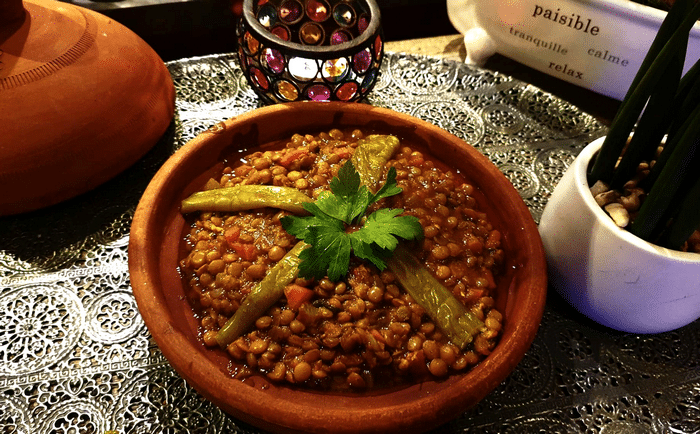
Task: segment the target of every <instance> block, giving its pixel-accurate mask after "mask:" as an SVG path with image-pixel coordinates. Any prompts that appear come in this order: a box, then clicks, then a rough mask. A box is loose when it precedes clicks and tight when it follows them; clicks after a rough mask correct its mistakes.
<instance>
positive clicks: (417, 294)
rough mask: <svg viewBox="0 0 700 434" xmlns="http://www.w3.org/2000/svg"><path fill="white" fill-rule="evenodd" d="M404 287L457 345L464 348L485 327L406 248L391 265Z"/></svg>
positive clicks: (396, 253)
mask: <svg viewBox="0 0 700 434" xmlns="http://www.w3.org/2000/svg"><path fill="white" fill-rule="evenodd" d="M387 265H388V266H389V269H390V270H391V271H392V272H393V273H394V275H395V276H396V279H397V280H398V281H399V283H400V284H401V286H402V287H403V288H404V289H405V290H406V292H408V294H409V295H410V296H411V297H413V299H414V300H415V301H416V303H418V304H419V305H420V306H421V307H422V308H423V309H425V311H426V313H427V314H428V315H429V316H430V318H432V319H433V321H435V324H437V326H438V327H439V328H440V330H442V331H443V333H445V334H446V335H447V337H448V338H449V339H450V341H452V343H453V344H455V345H457V346H458V347H459V348H462V349H463V348H464V347H465V346H466V345H467V344H469V343H470V342H472V340H474V337H475V336H476V335H477V334H479V331H480V330H481V329H482V328H483V327H484V323H483V322H482V321H481V320H480V319H479V318H477V317H476V315H474V314H473V313H472V312H470V311H468V310H467V308H466V307H465V306H464V305H463V304H462V303H461V302H460V301H459V300H457V298H455V296H454V295H452V293H451V292H450V290H448V289H447V288H445V287H444V286H443V285H442V284H441V283H440V282H438V280H437V279H435V277H433V275H432V274H430V271H429V270H428V269H427V268H426V267H425V266H424V265H423V264H421V263H420V262H419V261H418V259H416V258H415V257H414V256H413V255H412V254H411V253H409V252H408V251H407V250H406V249H405V247H402V246H399V247H398V248H397V249H396V250H394V255H393V256H392V257H391V258H390V259H389V260H388V261H387Z"/></svg>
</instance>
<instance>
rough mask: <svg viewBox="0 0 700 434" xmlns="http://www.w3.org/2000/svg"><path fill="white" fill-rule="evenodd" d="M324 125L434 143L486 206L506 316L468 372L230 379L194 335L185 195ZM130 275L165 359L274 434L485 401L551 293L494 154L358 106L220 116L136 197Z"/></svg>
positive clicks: (379, 423) (341, 427)
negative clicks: (364, 382)
mask: <svg viewBox="0 0 700 434" xmlns="http://www.w3.org/2000/svg"><path fill="white" fill-rule="evenodd" d="M331 127H337V128H344V127H360V128H362V129H364V130H365V131H367V130H374V131H379V132H391V133H393V134H396V135H398V136H399V137H400V138H404V139H407V140H409V141H411V142H412V143H414V144H418V145H421V146H424V147H426V148H428V149H430V151H431V152H432V153H433V154H434V155H435V156H436V157H437V158H439V159H440V160H442V161H444V162H447V163H448V164H449V165H451V166H452V167H454V168H456V169H459V170H461V171H462V172H463V173H465V174H467V177H468V179H469V180H470V181H472V182H473V184H475V186H477V187H478V189H479V191H480V193H478V194H477V196H479V197H480V199H479V200H480V205H481V207H482V209H484V210H485V211H486V212H487V213H488V214H489V216H490V218H491V219H492V221H493V223H494V226H496V227H498V228H499V230H501V232H502V233H503V246H504V250H505V252H506V255H507V267H506V269H507V270H508V271H507V272H506V274H505V275H504V276H502V277H501V278H500V279H499V286H498V288H497V291H496V296H495V298H496V305H497V307H499V308H500V310H501V312H503V313H504V330H503V335H502V338H501V341H500V343H499V344H498V345H497V347H496V349H495V350H494V351H493V353H492V354H491V355H490V356H489V357H487V358H486V359H485V360H484V361H483V362H482V363H481V364H479V365H477V366H476V367H475V368H474V369H473V370H471V371H470V372H469V373H466V374H461V375H453V376H451V377H449V378H447V379H445V380H443V381H427V382H423V383H420V384H415V385H411V386H406V387H402V388H395V389H387V390H380V391H372V392H369V393H358V394H347V395H339V394H328V393H320V392H314V391H309V390H305V389H296V388H292V387H288V386H281V385H277V384H270V383H269V382H268V381H267V380H266V378H264V377H262V376H256V377H253V379H252V381H251V382H248V381H246V383H245V384H244V383H242V382H240V381H237V380H233V379H231V378H230V375H229V373H228V369H227V367H228V364H229V363H230V361H229V358H228V356H227V355H226V354H225V353H224V352H223V351H220V350H218V349H206V348H205V347H204V345H203V344H202V343H201V341H200V339H199V338H198V335H197V322H196V320H195V318H194V316H193V313H192V310H191V308H190V306H189V304H188V303H187V301H186V300H185V296H184V289H183V283H182V281H181V279H180V276H179V274H178V271H177V264H178V246H179V244H180V242H181V236H182V235H181V234H182V231H183V227H184V225H185V221H184V218H183V217H182V215H181V214H180V211H179V203H180V201H181V199H182V198H184V197H185V196H187V195H188V194H190V193H191V192H193V191H194V190H196V189H198V188H201V186H202V185H203V184H204V182H205V181H206V179H207V178H208V176H209V174H211V173H212V171H213V170H216V168H217V167H218V168H219V169H220V168H221V161H222V160H223V159H224V158H225V157H226V156H227V155H230V154H232V153H234V152H236V151H237V150H240V149H242V148H246V149H249V148H254V147H255V146H257V145H260V144H265V143H268V142H270V141H273V140H277V139H286V138H289V137H290V136H291V135H292V134H293V133H297V132H302V133H303V132H318V131H322V130H327V129H329V128H331ZM493 198H497V200H493ZM129 271H130V279H131V285H132V288H133V292H134V295H135V297H136V300H137V302H138V306H139V310H140V312H141V315H142V317H143V319H144V322H145V323H146V325H147V326H148V328H149V331H150V332H151V334H152V336H153V338H154V339H155V341H156V343H157V344H158V346H159V348H160V349H161V350H162V352H163V354H164V355H165V356H166V358H167V359H168V360H169V361H170V363H171V364H172V366H173V367H174V368H175V369H176V370H177V371H178V372H179V373H180V374H181V375H182V376H183V377H184V378H185V379H186V380H187V382H188V383H189V384H191V385H192V386H194V387H195V388H196V389H197V390H198V391H199V392H200V393H201V394H202V395H203V396H204V397H206V398H207V399H209V400H211V401H212V402H214V403H215V404H217V405H218V406H220V407H221V408H222V409H224V410H225V411H227V412H229V413H230V414H232V415H233V416H235V417H237V418H240V419H241V420H243V421H246V422H248V423H251V424H254V425H256V426H258V427H261V428H263V429H268V430H272V431H275V432H336V433H360V432H376V433H387V432H402V431H412V432H415V431H424V430H427V429H430V428H432V427H435V426H437V425H439V424H442V423H445V422H446V421H448V420H449V419H451V418H454V417H456V416H457V415H459V414H460V412H462V411H464V410H465V409H467V408H469V407H471V406H473V405H474V404H476V403H477V402H478V401H479V400H481V399H482V398H483V397H484V396H485V395H486V394H487V393H488V392H489V391H491V390H492V389H494V388H495V387H496V386H497V385H498V384H499V383H501V382H502V381H503V380H504V379H505V378H506V376H507V375H508V374H509V373H510V372H511V371H512V370H513V369H514V368H515V366H516V365H517V364H518V363H519V362H520V361H521V359H522V357H523V355H524V354H525V352H526V350H527V349H528V348H529V346H530V344H531V342H532V340H533V339H534V337H535V334H536V331H537V329H538V326H539V322H540V320H541V317H542V313H543V309H544V305H545V299H546V289H547V284H546V271H545V260H544V252H543V250H542V244H541V241H540V238H539V234H538V233H537V228H536V225H535V223H534V221H533V220H532V217H531V216H530V213H529V211H528V209H527V208H526V206H525V204H524V202H523V201H522V199H521V198H520V196H519V195H518V193H517V192H516V190H515V189H514V188H513V187H512V185H511V184H510V182H509V181H508V180H507V179H506V178H505V177H504V176H503V175H502V174H501V172H499V170H498V169H497V168H496V167H495V166H494V165H493V164H492V163H491V162H489V161H488V160H487V159H486V158H485V157H484V156H483V155H482V154H480V153H479V152H478V151H476V150H475V149H474V148H472V147H471V146H469V145H467V144H466V143H464V142H463V141H461V140H460V139H458V138H456V137H455V136H453V135H451V134H449V133H447V132H446V131H444V130H442V129H440V128H438V127H436V126H434V125H432V124H429V123H427V122H425V121H422V120H419V119H417V118H413V117H411V116H408V115H405V114H400V113H397V112H394V111H391V110H387V109H383V108H377V107H372V106H369V105H365V104H356V103H332V102H330V103H314V102H298V103H291V104H281V105H275V106H270V107H265V108H262V109H257V110H253V111H251V112H248V113H246V114H243V115H241V116H238V117H236V118H232V119H229V120H227V121H225V122H222V123H219V124H217V125H216V126H215V127H213V128H211V129H210V130H209V131H207V132H204V133H202V134H200V135H199V136H198V137H196V138H195V139H194V140H192V141H191V142H189V143H188V144H186V145H185V146H184V147H183V148H182V149H181V150H179V151H178V152H177V153H176V154H175V155H174V156H173V157H171V158H170V159H169V160H168V161H167V162H166V164H165V165H164V166H163V167H162V168H161V170H160V171H159V172H158V173H157V174H156V176H155V177H154V179H153V181H152V182H151V184H150V185H149V187H148V188H147V190H146V192H145V193H144V195H143V197H142V199H141V201H140V203H139V206H138V208H137V210H136V212H135V215H134V219H133V223H132V227H131V234H130V243H129Z"/></svg>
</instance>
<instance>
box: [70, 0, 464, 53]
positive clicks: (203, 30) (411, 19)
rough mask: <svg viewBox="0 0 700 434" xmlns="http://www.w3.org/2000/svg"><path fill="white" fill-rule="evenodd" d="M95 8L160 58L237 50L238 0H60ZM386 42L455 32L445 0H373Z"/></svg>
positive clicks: (240, 0) (239, 2) (239, 0)
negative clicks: (376, 5)
mask: <svg viewBox="0 0 700 434" xmlns="http://www.w3.org/2000/svg"><path fill="white" fill-rule="evenodd" d="M62 1H64V2H66V3H71V4H74V5H78V6H82V7H86V8H89V9H92V10H95V11H98V12H100V13H102V14H104V15H106V16H108V17H110V18H113V19H114V20H115V21H118V22H119V23H121V24H123V25H124V26H126V27H128V28H129V29H131V30H132V31H133V32H134V33H136V34H137V35H139V36H140V37H141V38H143V39H144V40H145V41H146V42H147V43H148V44H149V45H150V46H151V47H153V49H154V50H155V51H156V52H157V53H158V54H159V55H160V56H161V58H162V59H163V60H164V61H166V62H167V61H169V60H175V59H180V58H185V57H193V56H203V55H207V54H216V53H226V52H232V51H235V46H236V41H235V23H236V22H237V19H238V16H239V14H240V10H241V3H242V0H115V1H104V0H99V1H94V0H62ZM376 1H377V4H378V5H379V9H380V11H381V14H382V27H383V28H384V38H385V40H386V41H398V40H404V39H413V38H422V37H430V36H440V35H450V34H455V33H457V31H456V30H455V28H454V27H453V26H452V24H451V23H450V21H449V18H448V16H447V6H446V2H445V1H440V0H376Z"/></svg>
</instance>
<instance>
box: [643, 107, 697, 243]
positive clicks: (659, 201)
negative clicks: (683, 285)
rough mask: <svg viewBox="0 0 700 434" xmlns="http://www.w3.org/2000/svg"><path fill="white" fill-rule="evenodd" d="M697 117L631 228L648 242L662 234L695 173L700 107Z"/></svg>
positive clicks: (680, 135)
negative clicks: (661, 227) (665, 221)
mask: <svg viewBox="0 0 700 434" xmlns="http://www.w3.org/2000/svg"><path fill="white" fill-rule="evenodd" d="M693 114H694V115H693V116H692V117H691V118H689V119H688V121H687V122H686V124H687V128H685V130H683V131H682V133H679V134H678V136H679V137H678V141H677V145H676V146H675V149H673V152H672V153H671V154H670V155H668V161H667V162H666V164H664V165H663V168H662V169H661V171H660V173H659V175H658V179H656V181H655V182H654V184H653V186H652V187H651V190H650V191H649V195H648V196H647V197H646V199H645V200H644V203H643V204H642V207H641V208H640V209H639V214H637V217H636V218H635V220H634V221H633V222H632V224H631V226H630V228H629V231H630V232H631V233H633V234H634V235H636V236H638V237H640V238H642V239H644V240H649V239H650V238H651V237H652V236H653V235H655V233H656V232H658V231H657V230H656V228H657V227H659V223H660V222H661V221H662V217H663V216H664V215H665V214H666V213H667V210H668V208H669V205H670V204H671V202H672V200H673V198H674V196H675V195H676V192H677V191H678V189H679V188H680V186H681V185H682V184H683V183H684V182H688V181H687V174H688V173H689V171H690V170H692V169H694V168H693V167H692V162H693V161H694V160H695V159H694V158H693V157H692V156H693V155H695V152H696V151H697V138H698V136H699V135H700V107H698V108H697V109H696V110H695V111H694V112H693ZM674 140H675V139H674ZM662 155H663V153H662ZM657 164H658V163H657ZM696 176H697V175H696Z"/></svg>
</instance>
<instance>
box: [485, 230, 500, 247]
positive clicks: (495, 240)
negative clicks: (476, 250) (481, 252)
mask: <svg viewBox="0 0 700 434" xmlns="http://www.w3.org/2000/svg"><path fill="white" fill-rule="evenodd" d="M500 244H501V233H500V232H498V231H497V230H493V231H491V232H489V237H488V238H487V239H486V248H487V249H495V248H497V247H498V246H499V245H500Z"/></svg>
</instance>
